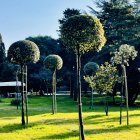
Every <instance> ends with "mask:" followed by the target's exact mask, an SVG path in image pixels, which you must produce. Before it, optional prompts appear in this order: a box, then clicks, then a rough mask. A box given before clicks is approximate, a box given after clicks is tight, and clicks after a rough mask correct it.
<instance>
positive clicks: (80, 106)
mask: <svg viewBox="0 0 140 140" xmlns="http://www.w3.org/2000/svg"><path fill="white" fill-rule="evenodd" d="M80 57H81V55H80V52H79V48H78V50H77V55H76V58H77V93H78V109H79V129H80V137H79V138H80V140H85V135H84V126H83V119H82V102H81V79H80V76H81V75H80V70H81V62H80V59H81V58H80Z"/></svg>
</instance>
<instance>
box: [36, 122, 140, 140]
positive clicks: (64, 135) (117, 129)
mask: <svg viewBox="0 0 140 140" xmlns="http://www.w3.org/2000/svg"><path fill="white" fill-rule="evenodd" d="M136 127H140V124H134V125H129V126H119V127H111V128H108V129H103V128H101V129H87V130H85V136H86V135H92V134H102V133H114V134H116V133H118V132H121V131H129V130H131V129H133V128H136ZM78 136H79V131H78V130H75V131H72V132H66V133H59V134H54V135H49V136H44V137H40V138H38V140H43V139H44V140H45V139H46V140H59V139H60V140H62V139H64V140H65V139H67V138H72V137H78Z"/></svg>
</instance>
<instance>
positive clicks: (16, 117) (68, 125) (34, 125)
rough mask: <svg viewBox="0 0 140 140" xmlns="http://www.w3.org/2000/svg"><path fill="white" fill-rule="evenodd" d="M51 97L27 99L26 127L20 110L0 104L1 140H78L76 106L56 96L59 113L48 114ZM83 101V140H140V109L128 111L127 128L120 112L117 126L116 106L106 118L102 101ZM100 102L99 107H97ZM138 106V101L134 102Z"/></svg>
mask: <svg viewBox="0 0 140 140" xmlns="http://www.w3.org/2000/svg"><path fill="white" fill-rule="evenodd" d="M51 100H52V97H51V96H45V97H39V96H38V97H37V96H34V97H29V110H28V111H29V124H28V125H25V126H22V125H21V110H20V109H18V110H17V109H16V107H15V106H11V105H10V101H11V99H4V98H3V99H1V102H0V140H78V139H79V126H78V113H77V108H78V107H77V102H74V101H73V100H72V99H70V98H69V96H57V103H58V113H57V114H54V115H52V114H51ZM89 100H90V99H89V98H83V122H84V129H85V137H86V140H140V107H139V106H134V107H130V109H129V115H130V117H129V122H130V124H129V126H127V125H126V112H125V108H123V122H122V125H120V124H119V105H118V106H117V105H116V106H113V105H111V106H110V107H109V116H105V112H104V106H103V104H102V102H101V101H102V98H101V99H100V98H99V97H94V101H95V103H94V108H93V109H90V108H89V102H90V101H89ZM100 102H101V103H100ZM137 102H139V101H137Z"/></svg>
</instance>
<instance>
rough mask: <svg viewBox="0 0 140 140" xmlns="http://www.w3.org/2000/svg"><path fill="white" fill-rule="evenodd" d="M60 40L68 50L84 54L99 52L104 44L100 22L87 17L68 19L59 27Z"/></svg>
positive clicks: (79, 16) (80, 16)
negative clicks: (91, 51)
mask: <svg viewBox="0 0 140 140" xmlns="http://www.w3.org/2000/svg"><path fill="white" fill-rule="evenodd" d="M60 33H61V34H60V38H61V39H62V41H63V43H64V45H65V46H67V49H68V50H73V51H74V52H75V53H77V50H78V48H79V50H80V53H85V52H88V51H90V50H93V49H95V50H98V51H99V50H100V49H101V48H102V47H103V46H104V44H105V41H106V39H105V37H104V30H103V27H102V24H101V23H100V21H99V20H98V19H97V18H95V17H92V16H88V15H76V16H72V17H70V18H68V19H67V20H66V21H65V22H64V23H63V24H62V25H61V26H60Z"/></svg>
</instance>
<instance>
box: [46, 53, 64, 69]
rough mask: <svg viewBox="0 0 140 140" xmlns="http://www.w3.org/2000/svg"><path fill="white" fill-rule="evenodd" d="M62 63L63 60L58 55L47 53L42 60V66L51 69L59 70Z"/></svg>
mask: <svg viewBox="0 0 140 140" xmlns="http://www.w3.org/2000/svg"><path fill="white" fill-rule="evenodd" d="M62 65H63V60H62V58H61V57H60V56H59V55H54V54H53V55H48V56H47V57H46V58H45V60H44V66H45V67H46V68H48V69H51V70H55V69H57V70H60V69H61V68H62Z"/></svg>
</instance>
